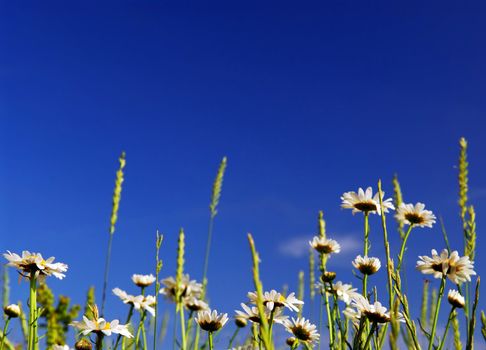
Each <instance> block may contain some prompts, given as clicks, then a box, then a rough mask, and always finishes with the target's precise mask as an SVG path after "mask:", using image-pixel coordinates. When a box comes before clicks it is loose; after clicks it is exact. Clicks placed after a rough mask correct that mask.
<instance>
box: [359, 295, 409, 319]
mask: <svg viewBox="0 0 486 350" xmlns="http://www.w3.org/2000/svg"><path fill="white" fill-rule="evenodd" d="M353 305H354V306H355V307H356V309H357V310H358V312H359V315H360V316H359V317H361V316H364V317H366V318H367V319H369V320H370V321H371V322H375V323H381V324H383V323H387V322H390V321H391V316H390V313H389V312H387V309H386V307H384V306H383V305H381V303H380V302H379V301H375V302H374V303H373V304H371V303H370V302H369V301H368V299H366V298H365V297H363V296H360V297H359V298H356V299H354V300H353ZM397 316H398V321H400V322H404V319H403V315H402V314H401V313H398V315H397Z"/></svg>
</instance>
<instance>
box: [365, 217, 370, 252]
mask: <svg viewBox="0 0 486 350" xmlns="http://www.w3.org/2000/svg"><path fill="white" fill-rule="evenodd" d="M368 218H369V214H368V212H365V214H364V250H363V255H364V256H368V250H369V235H370V226H369V222H368V221H369V220H368Z"/></svg>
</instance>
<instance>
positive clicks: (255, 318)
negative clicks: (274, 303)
mask: <svg viewBox="0 0 486 350" xmlns="http://www.w3.org/2000/svg"><path fill="white" fill-rule="evenodd" d="M241 307H242V308H243V311H240V310H236V311H235V312H236V316H235V317H240V318H242V319H245V320H249V321H251V322H253V323H258V324H260V323H261V319H260V313H259V312H258V308H257V307H256V306H253V307H251V308H250V307H248V306H247V305H245V304H243V303H241ZM263 312H264V313H265V316H266V318H267V321H268V322H270V318H271V314H272V309H270V308H269V307H268V305H265V306H264V309H263ZM282 313H283V312H282V309H281V308H278V309H275V310H273V322H275V323H280V324H282V323H283V322H284V321H285V320H286V319H287V318H288V317H287V316H283V315H282Z"/></svg>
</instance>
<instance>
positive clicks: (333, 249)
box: [309, 236, 341, 254]
mask: <svg viewBox="0 0 486 350" xmlns="http://www.w3.org/2000/svg"><path fill="white" fill-rule="evenodd" d="M309 244H310V246H311V247H312V248H314V249H315V250H317V252H318V253H319V254H331V253H339V252H340V251H341V246H340V245H339V243H338V242H337V241H335V240H333V239H327V238H324V237H319V236H315V237H314V238H313V239H312V241H309Z"/></svg>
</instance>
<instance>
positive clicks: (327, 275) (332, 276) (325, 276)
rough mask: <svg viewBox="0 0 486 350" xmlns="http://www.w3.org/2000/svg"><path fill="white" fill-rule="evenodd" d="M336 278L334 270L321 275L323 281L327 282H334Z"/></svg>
mask: <svg viewBox="0 0 486 350" xmlns="http://www.w3.org/2000/svg"><path fill="white" fill-rule="evenodd" d="M335 278H336V273H335V272H332V271H326V272H324V273H323V274H322V275H321V281H322V282H324V283H326V282H332V281H334V279H335Z"/></svg>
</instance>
